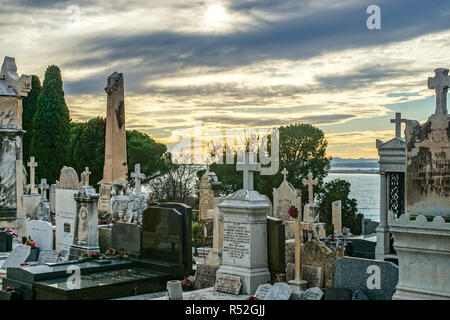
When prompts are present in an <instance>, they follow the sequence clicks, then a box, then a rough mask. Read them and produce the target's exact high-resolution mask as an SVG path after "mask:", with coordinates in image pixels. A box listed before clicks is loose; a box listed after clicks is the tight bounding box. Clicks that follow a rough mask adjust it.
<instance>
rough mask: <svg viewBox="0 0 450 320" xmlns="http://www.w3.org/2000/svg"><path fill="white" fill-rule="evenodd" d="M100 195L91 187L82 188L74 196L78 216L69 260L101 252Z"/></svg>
mask: <svg viewBox="0 0 450 320" xmlns="http://www.w3.org/2000/svg"><path fill="white" fill-rule="evenodd" d="M99 197H100V195H99V194H98V193H96V192H95V189H94V188H93V187H91V186H82V187H81V188H80V191H79V192H78V193H76V194H75V195H74V199H75V201H76V202H77V216H76V219H75V230H74V236H73V244H72V245H71V246H70V252H69V259H70V260H75V259H78V258H80V257H81V255H82V254H83V253H87V254H91V253H93V252H98V251H100V247H99V244H98V209H97V208H98V198H99Z"/></svg>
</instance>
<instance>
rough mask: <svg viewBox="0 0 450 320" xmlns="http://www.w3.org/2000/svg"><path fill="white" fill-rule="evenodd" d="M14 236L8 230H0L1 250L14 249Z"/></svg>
mask: <svg viewBox="0 0 450 320" xmlns="http://www.w3.org/2000/svg"><path fill="white" fill-rule="evenodd" d="M12 239H13V236H12V235H11V234H9V233H8V232H4V231H0V252H9V251H11V250H12Z"/></svg>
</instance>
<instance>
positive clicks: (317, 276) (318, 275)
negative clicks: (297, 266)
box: [302, 265, 323, 288]
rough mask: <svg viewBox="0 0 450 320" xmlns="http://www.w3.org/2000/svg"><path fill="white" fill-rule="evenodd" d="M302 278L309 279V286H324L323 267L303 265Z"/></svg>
mask: <svg viewBox="0 0 450 320" xmlns="http://www.w3.org/2000/svg"><path fill="white" fill-rule="evenodd" d="M302 280H306V281H308V284H307V286H308V287H310V288H311V287H319V288H322V287H323V269H322V268H321V267H313V266H308V265H302Z"/></svg>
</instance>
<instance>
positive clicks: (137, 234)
mask: <svg viewBox="0 0 450 320" xmlns="http://www.w3.org/2000/svg"><path fill="white" fill-rule="evenodd" d="M141 245H142V227H141V226H139V225H136V224H132V223H122V222H116V223H114V224H113V226H112V231H111V247H112V248H114V249H116V250H117V252H118V253H121V254H123V253H125V252H128V253H130V254H131V255H132V257H134V258H139V257H140V256H141Z"/></svg>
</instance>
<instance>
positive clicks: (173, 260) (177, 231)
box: [138, 207, 192, 277]
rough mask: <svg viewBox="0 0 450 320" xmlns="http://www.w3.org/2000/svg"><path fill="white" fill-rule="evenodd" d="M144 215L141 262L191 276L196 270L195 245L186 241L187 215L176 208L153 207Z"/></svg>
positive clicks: (156, 268)
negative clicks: (193, 264)
mask: <svg viewBox="0 0 450 320" xmlns="http://www.w3.org/2000/svg"><path fill="white" fill-rule="evenodd" d="M143 215H144V217H143V222H144V225H143V231H142V248H141V258H142V259H141V260H139V261H138V262H139V263H146V264H148V265H149V266H150V267H151V268H153V269H155V270H161V271H166V272H169V273H171V274H173V275H175V276H177V277H184V276H186V275H189V274H190V273H191V269H192V247H191V246H189V243H190V242H188V244H187V245H186V243H185V242H184V235H185V233H184V232H183V230H184V229H185V218H184V216H183V214H182V213H180V211H178V210H177V209H175V208H168V207H150V208H148V209H147V210H145V211H144V213H143ZM191 241H192V240H191ZM186 250H189V253H190V255H189V259H186ZM186 260H187V261H186Z"/></svg>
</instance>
